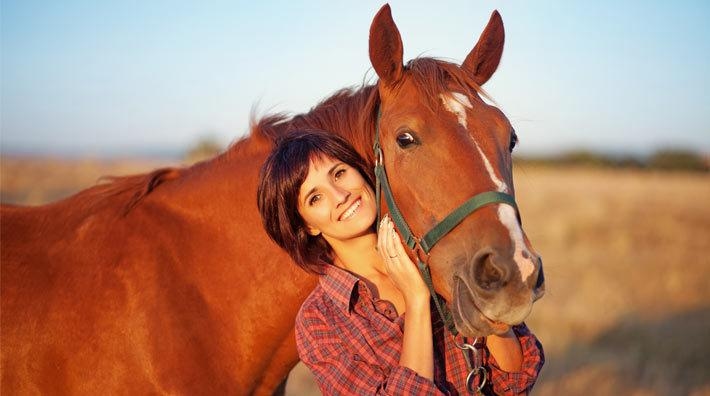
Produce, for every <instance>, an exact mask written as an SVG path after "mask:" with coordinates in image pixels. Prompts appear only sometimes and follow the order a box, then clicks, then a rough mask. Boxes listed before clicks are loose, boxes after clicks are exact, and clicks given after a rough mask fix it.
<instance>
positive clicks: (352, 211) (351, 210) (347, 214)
mask: <svg viewBox="0 0 710 396" xmlns="http://www.w3.org/2000/svg"><path fill="white" fill-rule="evenodd" d="M360 205H362V198H358V199H356V200H355V202H353V203H352V205H350V207H348V208H347V209H346V210H345V212H343V214H341V215H340V218H339V219H338V221H345V220H347V219H349V218H351V217H353V215H355V213H357V211H358V209H360Z"/></svg>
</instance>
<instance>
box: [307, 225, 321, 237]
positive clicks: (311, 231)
mask: <svg viewBox="0 0 710 396" xmlns="http://www.w3.org/2000/svg"><path fill="white" fill-rule="evenodd" d="M305 228H306V233H308V235H310V236H318V235H320V230H319V229H317V228H315V227H311V226H309V225H308V224H306V226H305Z"/></svg>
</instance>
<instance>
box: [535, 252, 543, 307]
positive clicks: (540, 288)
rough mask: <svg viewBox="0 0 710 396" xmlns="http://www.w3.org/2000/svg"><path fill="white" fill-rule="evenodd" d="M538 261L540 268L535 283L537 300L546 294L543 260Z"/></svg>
mask: <svg viewBox="0 0 710 396" xmlns="http://www.w3.org/2000/svg"><path fill="white" fill-rule="evenodd" d="M538 260H539V262H538V265H539V267H538V271H537V281H536V282H535V288H534V289H533V293H534V295H535V299H536V300H537V299H538V298H540V297H542V295H543V294H545V272H544V271H543V270H542V258H541V257H540V258H538Z"/></svg>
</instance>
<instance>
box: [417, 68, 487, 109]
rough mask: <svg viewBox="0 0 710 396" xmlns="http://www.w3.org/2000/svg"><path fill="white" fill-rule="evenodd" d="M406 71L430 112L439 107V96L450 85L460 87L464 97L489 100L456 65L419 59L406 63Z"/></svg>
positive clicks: (449, 87) (481, 89) (446, 90)
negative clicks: (476, 96) (477, 95)
mask: <svg viewBox="0 0 710 396" xmlns="http://www.w3.org/2000/svg"><path fill="white" fill-rule="evenodd" d="M406 69H407V70H408V71H409V75H410V77H411V78H412V79H413V80H414V83H415V84H414V85H415V87H416V89H417V90H418V91H419V94H420V95H421V97H423V98H424V99H425V101H426V105H427V106H428V107H429V109H430V110H432V111H434V112H436V111H437V110H438V109H439V107H440V106H441V101H440V99H439V94H441V93H443V92H448V91H449V90H450V89H451V83H452V82H453V83H454V84H456V85H459V86H461V87H462V88H463V89H465V90H466V91H467V92H462V93H464V94H466V95H473V94H474V93H478V94H479V95H481V96H483V97H485V98H486V99H488V100H491V101H492V99H491V97H490V96H489V95H488V94H487V93H486V92H485V91H484V90H483V88H481V87H480V86H479V85H478V84H476V82H475V80H474V79H473V77H472V76H470V75H469V74H468V73H467V72H466V71H465V70H463V69H462V68H461V67H459V66H458V65H456V64H454V63H451V62H446V61H444V60H440V59H435V58H429V57H421V58H414V59H412V60H410V61H409V62H407V65H406Z"/></svg>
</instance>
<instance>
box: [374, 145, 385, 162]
mask: <svg viewBox="0 0 710 396" xmlns="http://www.w3.org/2000/svg"><path fill="white" fill-rule="evenodd" d="M379 165H382V166H385V163H384V158H383V156H382V148H380V146H379V145H378V146H377V147H376V148H375V166H379Z"/></svg>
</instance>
